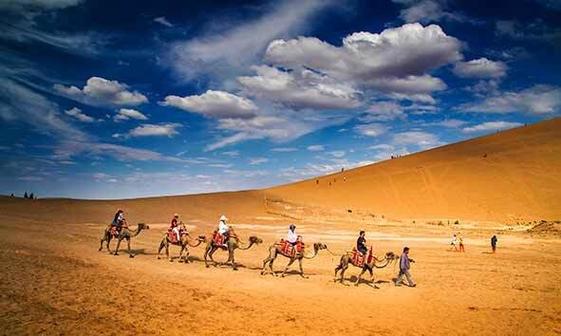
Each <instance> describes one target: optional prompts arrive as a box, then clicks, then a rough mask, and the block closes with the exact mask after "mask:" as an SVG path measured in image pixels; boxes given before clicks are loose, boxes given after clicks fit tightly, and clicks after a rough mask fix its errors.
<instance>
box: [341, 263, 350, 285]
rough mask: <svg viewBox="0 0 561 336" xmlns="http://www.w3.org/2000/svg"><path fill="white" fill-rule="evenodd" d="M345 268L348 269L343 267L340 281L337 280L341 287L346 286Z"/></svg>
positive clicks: (347, 266) (346, 266)
mask: <svg viewBox="0 0 561 336" xmlns="http://www.w3.org/2000/svg"><path fill="white" fill-rule="evenodd" d="M347 268H349V265H348V264H347V265H343V268H341V279H340V280H339V282H341V284H342V285H345V286H348V285H347V284H345V271H346V270H347Z"/></svg>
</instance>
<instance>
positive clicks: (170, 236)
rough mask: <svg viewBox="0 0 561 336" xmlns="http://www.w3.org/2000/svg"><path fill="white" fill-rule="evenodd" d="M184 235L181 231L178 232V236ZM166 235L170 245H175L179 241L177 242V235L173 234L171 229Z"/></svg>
mask: <svg viewBox="0 0 561 336" xmlns="http://www.w3.org/2000/svg"><path fill="white" fill-rule="evenodd" d="M184 234H185V231H183V230H179V236H180V237H181V236H183V235H184ZM167 235H168V240H169V241H170V242H171V243H172V244H177V243H178V242H179V241H178V240H177V235H176V234H175V232H173V231H172V230H171V229H168V232H167Z"/></svg>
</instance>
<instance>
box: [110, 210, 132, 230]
mask: <svg viewBox="0 0 561 336" xmlns="http://www.w3.org/2000/svg"><path fill="white" fill-rule="evenodd" d="M123 227H125V228H126V227H128V226H127V220H126V219H125V212H124V211H123V210H121V209H119V210H117V212H116V213H115V216H114V217H113V221H112V222H111V224H110V228H111V229H113V228H115V230H116V231H117V232H119V233H120V232H121V230H122V229H123Z"/></svg>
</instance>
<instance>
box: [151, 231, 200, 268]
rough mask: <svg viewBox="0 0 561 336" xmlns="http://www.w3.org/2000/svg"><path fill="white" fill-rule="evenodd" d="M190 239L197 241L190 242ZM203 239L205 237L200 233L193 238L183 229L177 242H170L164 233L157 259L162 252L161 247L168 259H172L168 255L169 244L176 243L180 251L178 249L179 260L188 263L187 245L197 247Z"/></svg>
mask: <svg viewBox="0 0 561 336" xmlns="http://www.w3.org/2000/svg"><path fill="white" fill-rule="evenodd" d="M192 240H196V241H197V242H196V243H195V244H191V241H192ZM205 241H206V237H205V236H204V235H200V236H198V237H197V238H195V239H193V238H192V237H191V236H190V235H189V233H187V231H185V230H184V231H183V234H182V235H181V240H180V241H178V242H172V241H171V240H169V236H168V234H167V233H166V234H165V235H164V237H163V238H162V241H161V242H160V247H159V248H158V259H160V252H162V249H163V248H164V247H165V248H166V257H167V258H168V259H169V261H172V259H171V257H170V256H169V246H170V245H176V246H181V251H179V262H182V261H184V262H185V263H189V247H197V246H199V245H201V243H203V242H205ZM183 252H185V255H183Z"/></svg>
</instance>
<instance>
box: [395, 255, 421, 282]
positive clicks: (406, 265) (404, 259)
mask: <svg viewBox="0 0 561 336" xmlns="http://www.w3.org/2000/svg"><path fill="white" fill-rule="evenodd" d="M414 262H415V260H413V259H411V258H409V247H404V248H403V253H402V254H401V257H399V274H398V276H397V280H396V281H395V285H396V286H401V282H402V281H403V277H406V278H407V283H408V285H409V287H415V286H417V284H415V281H413V278H411V273H409V269H410V268H411V263H414Z"/></svg>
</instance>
